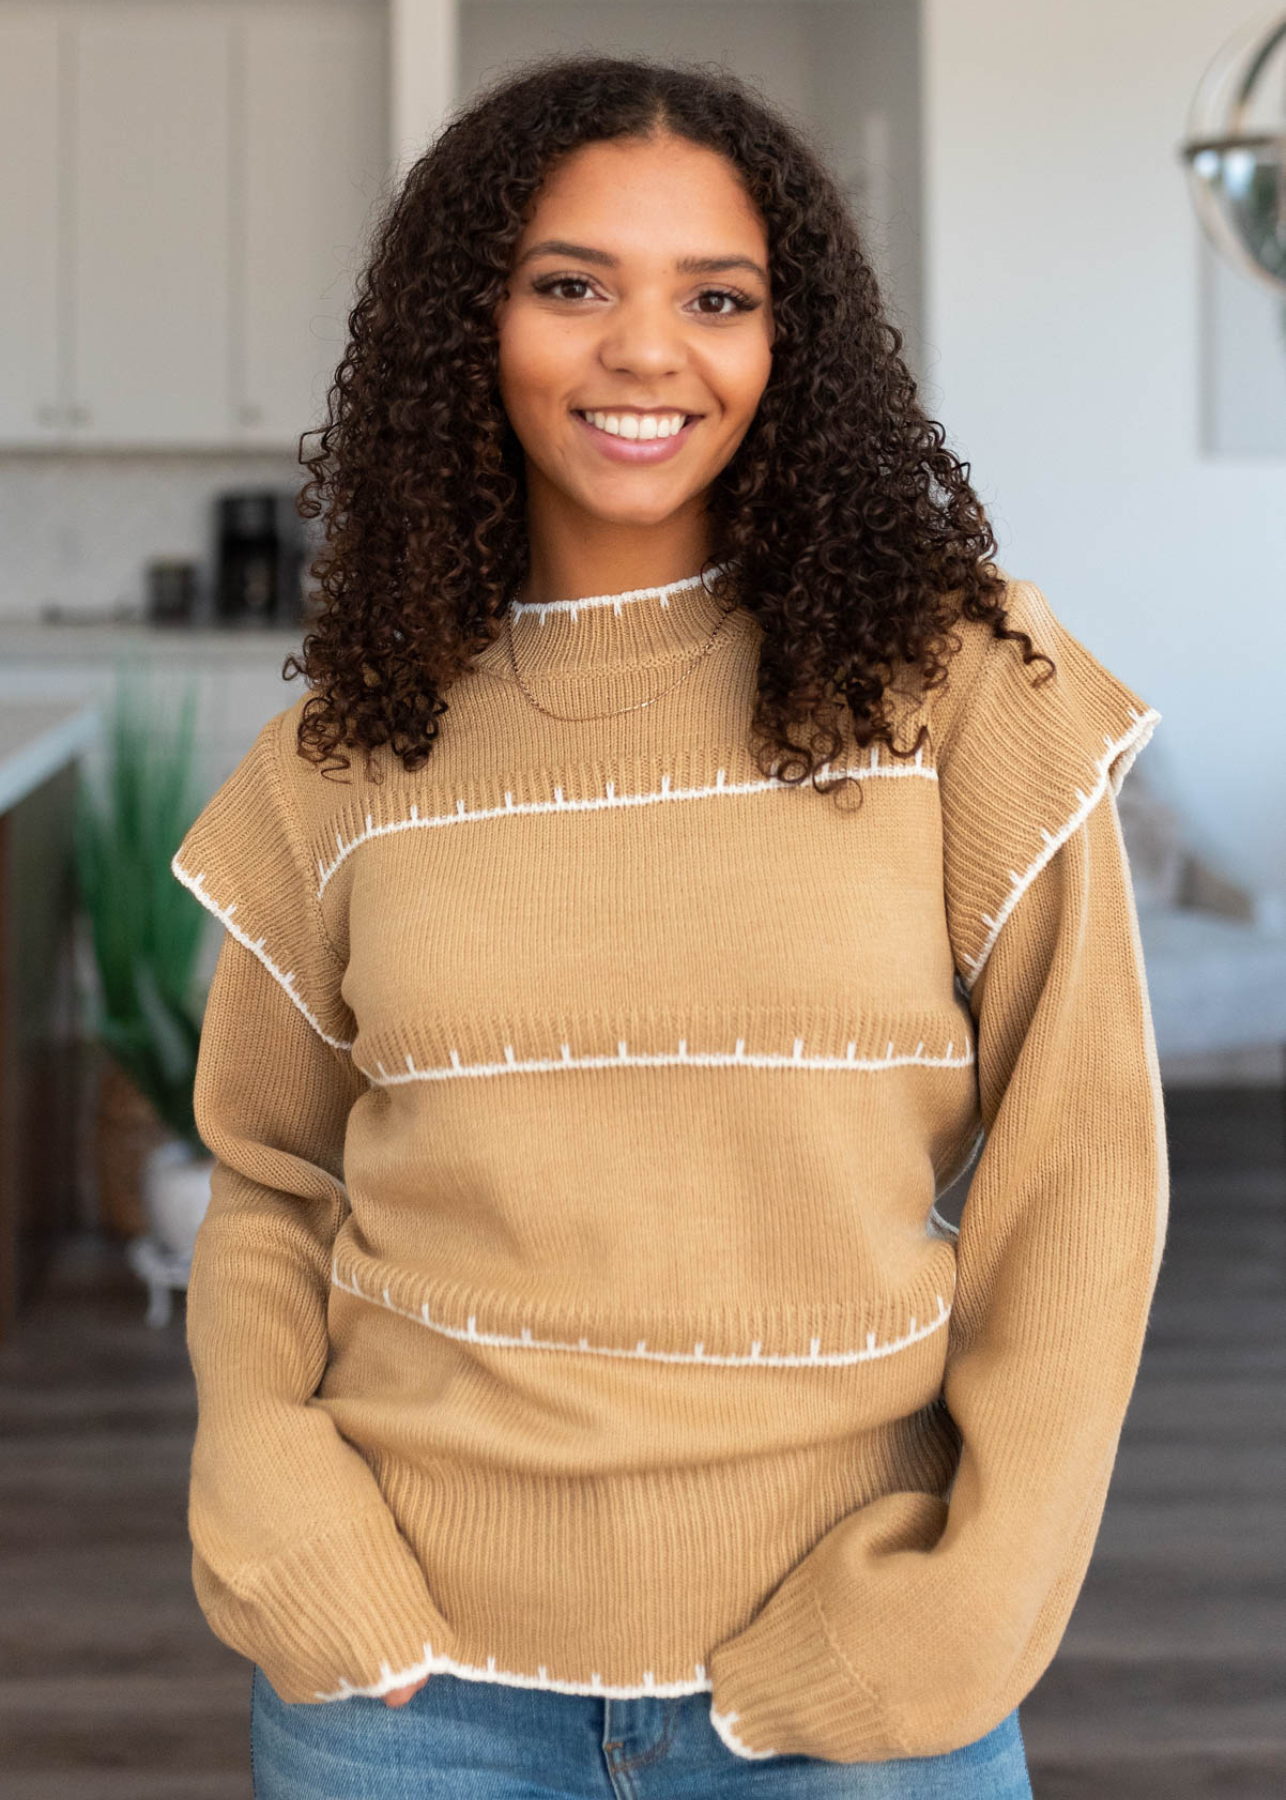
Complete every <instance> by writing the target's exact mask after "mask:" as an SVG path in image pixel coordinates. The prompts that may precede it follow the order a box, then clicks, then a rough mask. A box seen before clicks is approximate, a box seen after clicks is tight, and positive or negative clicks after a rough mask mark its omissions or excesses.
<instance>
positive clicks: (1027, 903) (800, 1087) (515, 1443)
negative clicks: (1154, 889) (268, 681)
mask: <svg viewBox="0 0 1286 1800" xmlns="http://www.w3.org/2000/svg"><path fill="white" fill-rule="evenodd" d="M351 327H352V331H351V342H350V344H349V347H348V351H347V354H346V356H345V358H344V361H343V363H342V364H341V366H340V370H339V372H338V376H337V379H336V382H335V385H334V388H333V390H332V394H331V413H330V417H329V419H328V422H327V425H326V427H325V429H324V430H323V431H322V432H321V435H320V445H319V448H318V450H317V451H316V453H315V454H314V455H313V456H312V457H311V458H309V459H306V466H307V467H308V468H309V469H310V471H311V480H310V482H309V484H308V486H307V487H306V489H305V495H304V501H303V506H304V510H305V511H307V512H310V516H316V515H317V514H318V513H324V515H325V520H326V528H327V533H328V543H327V548H326V551H325V552H324V554H323V556H322V557H321V558H320V559H319V563H318V566H317V574H318V578H319V582H320V587H321V594H322V599H323V602H324V605H323V609H322V611H321V614H320V617H319V619H318V621H317V623H316V624H315V626H314V628H313V630H312V631H311V633H310V635H309V637H308V639H307V642H306V644H305V647H304V654H303V657H302V660H296V659H291V661H290V662H288V664H287V668H288V670H289V671H291V672H295V673H299V672H302V673H303V674H304V675H305V676H306V677H307V680H308V684H309V688H310V692H309V693H308V694H307V695H306V696H304V697H301V698H300V699H299V700H297V701H296V703H295V704H294V705H293V706H291V707H290V708H288V709H286V710H285V711H284V712H282V713H280V714H279V715H278V716H277V717H276V718H275V719H273V720H271V721H270V722H269V724H268V725H267V726H266V727H265V728H264V730H263V731H262V732H261V733H260V735H259V737H258V739H257V740H256V742H255V744H254V745H253V747H252V748H251V750H250V752H249V753H248V754H247V756H246V758H245V759H244V761H243V762H242V763H241V765H240V766H239V767H238V769H237V770H236V771H235V772H234V773H233V775H232V776H231V777H230V778H229V779H228V781H227V782H225V784H224V785H223V787H221V788H220V790H219V791H218V793H217V794H216V795H215V796H214V798H213V799H212V800H211V801H210V803H209V804H208V806H207V807H206V809H205V811H204V812H203V813H202V814H201V817H200V818H199V819H198V820H197V822H196V824H195V825H194V826H193V827H192V830H191V831H190V833H189V834H188V836H187V838H186V839H185V841H184V843H183V845H182V846H181V847H180V849H179V852H178V854H177V856H176V858H175V863H174V867H175V871H176V873H177V875H178V876H179V878H180V879H181V880H183V881H185V882H187V883H188V885H189V886H190V887H191V888H192V889H193V890H194V891H195V892H196V893H197V894H198V895H199V896H200V898H201V900H202V901H203V902H204V904H205V905H206V906H208V907H209V908H210V909H211V911H213V912H214V913H215V914H216V915H217V916H218V917H220V918H221V919H223V921H224V922H225V924H226V925H227V928H228V929H227V935H226V937H225V940H224V942H223V945H222V949H221V954H220V959H219V964H218V968H217V971H216V974H215V977H214V981H213V984H212V988H211V992H210V996H209V1001H208V1007H207V1012H206V1019H205V1026H204V1032H203V1037H202V1045H201V1058H200V1065H199V1071H198V1082H197V1096H196V1099H197V1108H198V1118H199V1121H200V1124H201V1128H202V1132H203V1135H204V1137H205V1140H206V1142H207V1143H208V1145H209V1146H210V1148H211V1150H212V1152H213V1153H214V1154H215V1156H216V1158H217V1164H216V1170H215V1175H214V1182H213V1194H212V1200H211V1205H210V1210H209V1214H208V1216H207V1218H206V1220H205V1221H204V1223H203V1225H202V1228H201V1232H200V1236H199V1239H198V1243H197V1248H196V1255H195V1258H194V1263H193V1269H192V1279H191V1286H190V1289H189V1294H188V1314H187V1318H188V1326H187V1330H188V1341H189V1345H190V1349H191V1354H192V1360H193V1365H194V1369H195V1373H196V1378H197V1384H198V1396H199V1403H200V1413H199V1425H198V1430H197V1436H196V1443H195V1447H194V1452H193V1461H192V1487H191V1506H190V1515H189V1516H190V1525H191V1532H192V1539H193V1564H192V1568H193V1580H194V1584H195V1588H196V1593H197V1596H198V1598H199V1601H200V1603H201V1605H202V1608H203V1609H204V1611H205V1613H206V1616H207V1618H208V1620H209V1622H210V1624H211V1626H212V1628H213V1630H214V1631H215V1632H216V1633H217V1634H218V1635H219V1637H220V1638H222V1639H223V1640H224V1641H225V1642H226V1643H228V1644H230V1645H231V1646H232V1647H234V1648H235V1649H237V1650H238V1651H240V1652H241V1653H242V1654H244V1655H245V1656H247V1657H248V1658H251V1659H252V1660H253V1661H254V1663H255V1665H256V1667H255V1674H254V1685H253V1701H254V1708H253V1721H252V1749H253V1754H254V1762H255V1776H256V1783H257V1787H256V1791H257V1793H258V1794H260V1795H261V1796H266V1797H268V1800H278V1797H281V1796H286V1795H290V1796H296V1797H300V1800H302V1797H303V1796H308V1797H309V1800H313V1797H320V1796H322V1795H325V1796H328V1797H332V1800H350V1797H352V1796H357V1795H362V1796H367V1795H376V1794H378V1795H380V1796H382V1797H383V1800H402V1797H403V1796H407V1797H409V1796H412V1795H422V1794H424V1795H427V1794H443V1795H450V1796H452V1797H453V1800H456V1797H463V1800H468V1796H470V1795H475V1794H476V1795H478V1796H482V1795H487V1796H498V1795H515V1796H517V1795H520V1794H535V1793H537V1792H539V1793H541V1794H546V1795H550V1796H553V1795H558V1796H563V1795H568V1796H571V1795H576V1796H580V1795H591V1794H592V1795H599V1794H603V1795H606V1794H609V1793H616V1794H621V1795H625V1794H628V1795H631V1796H662V1795H676V1794H679V1793H688V1794H695V1793H699V1794H701V1795H702V1796H703V1797H704V1796H717V1795H729V1796H732V1795H737V1794H750V1793H752V1792H754V1793H762V1794H768V1793H771V1794H773V1795H783V1796H784V1795H789V1796H799V1797H804V1796H808V1797H813V1796H817V1797H820V1796H823V1795H825V1796H837V1797H838V1796H875V1795H880V1796H885V1795H890V1796H893V1795H895V1796H902V1797H906V1800H915V1797H917V1796H929V1795H941V1794H947V1793H949V1794H951V1795H952V1796H955V1797H958V1800H971V1797H975V1796H977V1797H983V1796H986V1797H988V1800H992V1797H994V1800H1010V1797H1011V1796H1016V1795H1027V1794H1030V1791H1031V1790H1030V1786H1029V1783H1028V1778H1027V1772H1026V1766H1025V1759H1024V1752H1023V1744H1022V1739H1021V1735H1020V1732H1019V1729H1018V1717H1017V1707H1018V1704H1019V1702H1020V1701H1021V1700H1022V1699H1023V1698H1024V1696H1025V1695H1026V1694H1027V1693H1028V1692H1029V1691H1030V1689H1031V1687H1032V1686H1033V1684H1034V1683H1035V1682H1036V1680H1037V1679H1038V1678H1039V1676H1040V1675H1041V1673H1042V1672H1043V1670H1044V1669H1045V1668H1046V1667H1047V1666H1048V1664H1049V1662H1050V1660H1051V1658H1052V1656H1053V1654H1054V1652H1055V1650H1056V1648H1057V1646H1058V1643H1059V1640H1060V1638H1061V1635H1062V1633H1063V1630H1064V1627H1065V1625H1066V1622H1067V1619H1068V1617H1069V1614H1070V1612H1071V1608H1072V1605H1073V1603H1074V1601H1075V1598H1076V1595H1077V1592H1078V1590H1079V1587H1080V1584H1081V1581H1082V1578H1083V1575H1084V1572H1085V1569H1086V1565H1087V1563H1088V1559H1089V1555H1090V1551H1091V1549H1092V1546H1093V1542H1094V1537H1095V1533H1096V1531H1097V1527H1098V1523H1099V1519H1100V1516H1101V1512H1102V1508H1103V1504H1104V1499H1105V1495H1106V1489H1107V1483H1108V1479H1109V1475H1110V1472H1111V1467H1112V1461H1113V1457H1114V1453H1115V1448H1116V1443H1117V1438H1118V1433H1119V1430H1120V1427H1121V1423H1122V1420H1123V1416H1124V1412H1125V1408H1126V1404H1127V1401H1128V1398H1129V1394H1130V1391H1131V1387H1132V1384H1133V1380H1134V1376H1135V1372H1136V1369H1137V1365H1138V1360H1139V1357H1140V1354H1141V1348H1142V1340H1143V1335H1144V1331H1145V1327H1146V1322H1147V1317H1148V1311H1149V1306H1150V1301H1151V1295H1152V1290H1153V1286H1154V1283H1155V1279H1156V1273H1157V1264H1158V1260H1159V1257H1160V1253H1161V1247H1162V1240H1163V1234H1164V1224H1165V1208H1166V1192H1167V1190H1166V1158H1165V1142H1164V1135H1163V1114H1162V1110H1161V1098H1160V1087H1159V1081H1158V1075H1157V1065H1156V1054H1155V1048H1154V1044H1153V1039H1152V1034H1151V1025H1150V1020H1149V1014H1148V1008H1147V998H1146V991H1145V987H1144V979H1143V969H1142V964H1141V960H1140V955H1139V945H1138V936H1137V928H1136V922H1135V916H1134V911H1133V897H1132V892H1131V889H1130V885H1129V877H1128V871H1127V866H1126V863H1125V858H1124V853H1123V849H1122V843H1121V837H1120V830H1119V821H1118V815H1117V812H1116V805H1115V795H1116V792H1117V790H1118V789H1119V786H1120V782H1121V780H1122V779H1123V777H1124V774H1125V771H1126V769H1127V767H1128V766H1129V763H1130V762H1131V761H1132V759H1133V757H1134V756H1135V755H1137V754H1138V752H1139V750H1140V749H1141V748H1142V746H1143V744H1144V743H1145V742H1146V740H1147V738H1148V736H1149V735H1150V733H1151V731H1152V729H1153V726H1154V725H1155V722H1156V719H1157V717H1158V714H1157V713H1156V712H1155V710H1154V709H1152V708H1149V707H1146V706H1145V705H1144V704H1143V703H1142V702H1141V701H1140V700H1139V699H1138V697H1137V696H1136V695H1135V694H1134V693H1133V692H1132V691H1131V690H1130V689H1129V688H1127V687H1126V686H1125V685H1124V683H1122V682H1121V681H1119V680H1118V679H1117V677H1116V676H1115V675H1113V674H1112V673H1110V672H1109V671H1108V670H1107V669H1105V668H1104V667H1103V666H1102V665H1101V664H1100V663H1098V662H1097V661H1096V660H1095V658H1094V657H1093V656H1092V655H1091V654H1090V652H1089V651H1088V650H1087V649H1086V648H1085V646H1084V645H1082V644H1081V643H1080V642H1079V641H1078V640H1077V639H1076V638H1075V637H1074V636H1073V635H1072V634H1071V633H1070V632H1069V631H1067V629H1066V628H1065V627H1064V626H1063V625H1062V624H1061V622H1060V621H1059V620H1058V619H1057V618H1056V617H1055V615H1054V614H1053V612H1052V611H1051V610H1050V608H1049V606H1048V604H1047V602H1046V601H1045V599H1044V596H1043V595H1042V593H1041V592H1040V590H1039V589H1038V588H1036V587H1034V586H1033V585H1032V584H1031V583H1029V582H1023V581H1018V580H1013V579H1010V578H1009V577H1007V576H1006V575H1005V574H1004V572H1003V571H1001V570H999V569H998V568H997V567H996V565H995V564H994V563H993V562H990V561H989V560H988V558H989V556H990V553H991V552H992V551H994V549H995V548H996V545H995V539H994V538H993V536H992V534H991V531H990V528H989V526H988V523H987V521H986V519H985V516H984V514H983V511H982V508H981V506H980V505H979V503H978V501H977V499H976V497H975V496H974V494H973V492H972V490H971V489H970V487H969V484H968V482H967V480H966V477H965V470H964V468H963V467H962V466H961V465H960V464H959V463H958V462H957V460H956V459H955V458H954V457H953V456H952V455H951V454H950V453H949V452H948V451H947V450H946V449H944V447H943V434H942V431H941V428H940V427H939V426H938V425H936V424H933V423H931V422H930V421H929V420H927V419H926V418H925V416H924V414H923V412H922V411H921V410H920V407H919V405H918V403H917V399H916V394H915V388H914V384H913V381H912V379H911V377H910V375H909V374H908V373H907V370H906V367H905V365H904V364H903V362H902V361H901V359H900V355H899V352H900V350H901V346H902V339H901V336H900V334H899V333H898V332H897V331H896V330H895V329H894V328H893V327H891V326H890V325H889V324H888V323H887V322H886V320H885V318H884V315H883V312H882V308H881V303H880V299H879V295H878V291H877V288H876V283H875V281H874V278H873V276H872V274H871V271H870V269H869V267H868V265H867V263H866V261H865V258H864V256H863V254H862V251H861V248H860V244H859V239H858V235H857V232H856V229H855V226H854V224H853V222H852V220H851V219H850V217H849V215H848V213H847V212H846V210H845V206H844V203H843V201H842V199H841V197H840V193H839V191H838V189H837V186H836V183H835V180H834V178H833V177H832V175H831V174H829V173H828V172H827V170H826V168H825V167H824V165H823V163H822V162H821V161H820V160H819V158H818V157H817V155H816V154H815V153H814V151H813V150H812V149H811V148H810V147H809V145H808V144H807V143H806V142H805V141H804V140H803V139H802V138H801V136H800V134H799V133H798V131H797V130H795V129H793V128H791V127H790V126H788V125H787V124H786V123H784V122H783V121H782V119H780V118H779V117H777V116H776V115H775V114H774V113H773V111H772V110H771V109H770V108H769V107H767V106H766V105H765V104H764V102H763V101H762V99H760V98H759V97H757V96H756V95H755V94H754V93H753V92H752V91H751V90H749V89H747V88H746V87H745V86H743V85H742V84H741V83H739V82H738V81H737V80H735V79H734V78H733V77H732V76H731V75H728V74H724V73H718V72H712V71H711V70H710V69H709V68H697V69H693V68H690V67H684V66H678V67H670V66H662V65H658V64H655V63H652V62H649V61H646V60H644V59H637V58H609V57H598V56H576V57H569V58H550V59H546V60H543V61H541V62H538V63H535V64H529V65H527V66H526V67H525V68H524V69H522V70H520V71H519V72H518V73H517V74H516V75H513V76H511V77H509V78H507V79H506V80H504V81H503V82H500V83H498V84H497V85H496V86H494V87H493V88H492V89H491V90H490V91H488V92H485V93H483V94H482V95H481V96H480V97H478V98H477V99H476V100H474V101H473V102H472V104H470V105H469V106H468V107H467V108H466V109H463V110H461V111H460V112H459V113H458V114H457V116H456V117H455V118H454V119H453V120H452V121H451V122H450V123H449V125H448V127H447V128H446V130H445V131H444V132H443V133H442V135H441V136H440V137H439V139H438V140H437V142H436V143H435V144H434V146H433V147H432V148H431V149H430V150H429V151H428V152H427V153H426V155H425V156H424V157H423V158H422V159H421V160H420V162H419V163H418V164H417V165H416V166H415V167H414V168H413V169H412V170H411V172H410V174H409V176H408V177H407V179H406V181H405V184H404V186H403V187H402V189H401V191H400V192H399V193H398V194H397V195H396V197H395V198H394V200H393V201H392V203H391V205H390V207H389V209H388V211H387V214H386V216H385V218H384V219H383V221H382V223H381V226H380V229H379V232H378V234H377V238H376V242H375V246H374V250H373V254H372V257H371V260H370V264H369V267H368V269H367V271H366V274H365V277H364V280H363V283H362V286H361V290H360V293H359V298H358V301H357V305H356V307H355V310H354V312H353V315H352V320H351ZM944 652H946V653H948V654H947V656H946V659H945V660H944V658H943V655H942V653H944ZM1031 663H1036V664H1037V665H1038V666H1037V667H1036V669H1035V670H1034V671H1029V667H1028V665H1029V664H1031ZM448 693H449V695H450V698H449V700H448V698H447V695H448ZM752 739H753V740H754V744H755V749H754V753H753V754H752V749H751V740H752ZM354 753H359V754H354ZM980 1146H981V1155H980V1156H979V1157H978V1160H977V1167H976V1171H975V1172H974V1174H973V1177H972V1180H971V1182H970V1184H969V1188H968V1195H967V1201H966V1204H965V1207H964V1212H963V1217H962V1221H961V1223H960V1224H959V1225H958V1226H957V1225H953V1224H951V1223H949V1222H948V1221H947V1220H946V1219H945V1218H944V1217H943V1216H942V1215H941V1214H940V1213H939V1212H938V1210H937V1208H936V1206H935V1205H934V1201H935V1199H936V1198H937V1196H938V1195H939V1194H941V1193H942V1192H943V1191H944V1190H945V1189H946V1188H948V1187H949V1186H950V1185H951V1184H952V1183H953V1182H954V1181H955V1180H956V1178H957V1177H959V1176H960V1175H961V1174H962V1173H963V1172H964V1171H965V1170H966V1169H967V1168H968V1167H969V1165H970V1162H971V1160H972V1159H973V1157H974V1155H975V1153H976V1152H977V1151H978V1150H979V1147H980Z"/></svg>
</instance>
